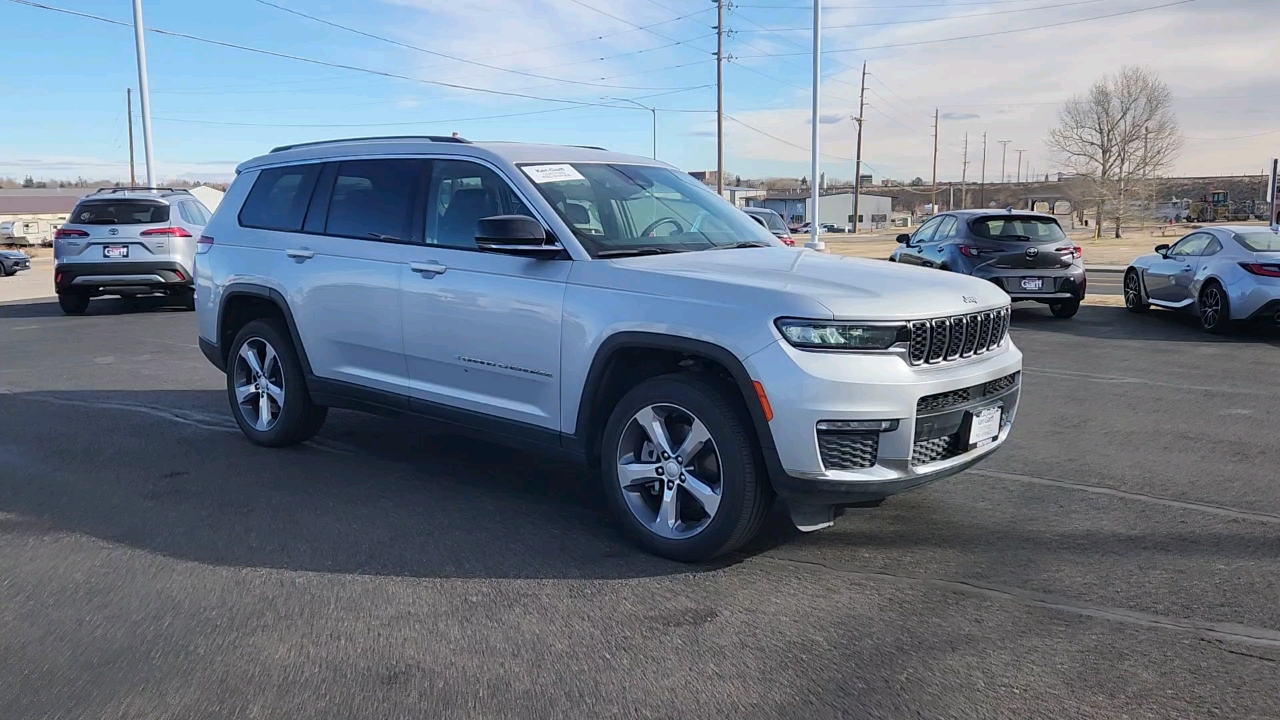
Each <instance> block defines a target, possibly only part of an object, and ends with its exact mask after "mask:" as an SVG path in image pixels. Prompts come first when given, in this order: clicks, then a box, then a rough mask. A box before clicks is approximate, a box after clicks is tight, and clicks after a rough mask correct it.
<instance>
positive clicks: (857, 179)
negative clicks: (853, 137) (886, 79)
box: [853, 60, 867, 234]
mask: <svg viewBox="0 0 1280 720" xmlns="http://www.w3.org/2000/svg"><path fill="white" fill-rule="evenodd" d="M866 105H867V61H866V60H863V61H862V93H861V94H859V95H858V117H856V118H854V120H857V121H858V151H857V154H855V155H854V160H853V232H854V233H855V234H856V233H857V232H858V223H859V222H860V221H859V219H858V218H859V217H860V216H859V215H858V194H859V193H861V192H862V121H863V119H864V118H865V117H866V113H865V112H863V111H864V110H865V108H866Z"/></svg>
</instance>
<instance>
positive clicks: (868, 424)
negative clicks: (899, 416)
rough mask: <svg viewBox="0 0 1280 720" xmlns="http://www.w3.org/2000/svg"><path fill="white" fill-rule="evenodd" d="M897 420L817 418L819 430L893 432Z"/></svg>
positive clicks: (896, 425) (895, 428) (896, 426)
mask: <svg viewBox="0 0 1280 720" xmlns="http://www.w3.org/2000/svg"><path fill="white" fill-rule="evenodd" d="M897 429H898V421H897V420H819V421H818V431H819V432H893V431H894V430H897Z"/></svg>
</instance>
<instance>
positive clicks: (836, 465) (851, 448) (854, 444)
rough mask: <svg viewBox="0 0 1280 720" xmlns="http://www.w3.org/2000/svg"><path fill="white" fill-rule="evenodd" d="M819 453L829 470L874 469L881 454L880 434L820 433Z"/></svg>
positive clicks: (823, 463) (823, 464)
mask: <svg viewBox="0 0 1280 720" xmlns="http://www.w3.org/2000/svg"><path fill="white" fill-rule="evenodd" d="M818 453H819V455H821V456H822V466H823V467H825V468H826V469H828V470H864V469H866V468H869V467H874V466H875V464H876V458H877V457H878V456H879V454H880V433H874V432H873V433H849V432H820V433H818Z"/></svg>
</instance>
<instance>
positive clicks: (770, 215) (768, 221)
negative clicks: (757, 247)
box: [751, 210, 787, 232]
mask: <svg viewBox="0 0 1280 720" xmlns="http://www.w3.org/2000/svg"><path fill="white" fill-rule="evenodd" d="M751 215H752V216H754V217H758V218H760V219H761V220H763V221H764V226H765V227H767V228H769V229H770V230H772V231H774V232H786V231H787V226H786V225H784V224H783V223H782V218H780V217H778V213H775V212H761V211H760V210H752V211H751Z"/></svg>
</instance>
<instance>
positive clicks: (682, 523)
mask: <svg viewBox="0 0 1280 720" xmlns="http://www.w3.org/2000/svg"><path fill="white" fill-rule="evenodd" d="M731 392H732V389H731V388H729V387H727V386H726V385H725V384H724V383H722V382H720V381H719V380H717V379H715V378H703V377H701V376H699V375H695V374H691V373H689V374H676V375H665V376H662V377H657V378H653V379H650V380H647V381H645V382H643V383H641V384H640V385H638V386H636V387H635V388H633V389H632V390H631V391H630V392H628V393H627V394H626V395H625V396H624V397H623V398H622V400H620V401H619V402H618V404H617V406H616V407H614V409H613V412H612V414H611V415H610V416H609V421H608V423H607V424H606V425H605V434H604V441H603V445H602V451H601V465H602V474H603V476H604V482H605V494H606V495H607V496H608V498H609V502H610V505H611V506H612V507H613V509H614V512H615V514H616V515H617V517H618V520H619V521H620V522H621V523H622V526H623V530H624V532H625V533H626V534H627V535H628V536H629V537H630V538H631V539H633V540H634V541H636V543H637V544H639V545H640V546H641V547H643V548H644V549H646V550H648V551H649V552H652V553H654V554H656V555H661V556H663V557H666V558H671V559H672V560H679V561H683V562H697V561H703V560H710V559H711V558H714V557H716V556H717V555H722V554H724V553H727V552H730V551H732V550H734V549H736V548H738V547H740V546H741V545H743V544H744V543H746V542H748V541H749V540H751V538H753V537H754V536H755V535H756V533H758V532H759V530H760V527H761V525H762V523H763V522H764V519H765V516H766V515H767V514H768V510H769V507H770V505H771V504H772V501H773V494H772V490H771V488H770V487H769V484H768V480H767V479H766V478H765V473H764V466H763V463H762V462H761V461H760V459H759V455H758V452H757V450H756V444H755V442H754V441H753V438H752V435H751V431H750V429H749V426H748V424H747V419H746V413H745V410H744V409H742V408H741V401H740V400H736V399H735V398H734V396H733V395H731V394H730V393H731Z"/></svg>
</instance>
